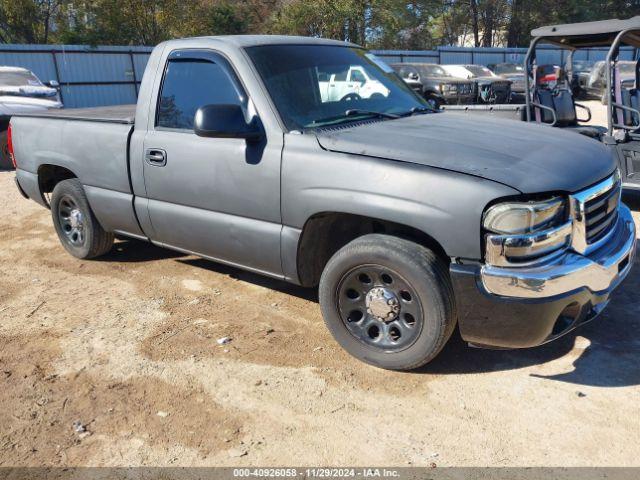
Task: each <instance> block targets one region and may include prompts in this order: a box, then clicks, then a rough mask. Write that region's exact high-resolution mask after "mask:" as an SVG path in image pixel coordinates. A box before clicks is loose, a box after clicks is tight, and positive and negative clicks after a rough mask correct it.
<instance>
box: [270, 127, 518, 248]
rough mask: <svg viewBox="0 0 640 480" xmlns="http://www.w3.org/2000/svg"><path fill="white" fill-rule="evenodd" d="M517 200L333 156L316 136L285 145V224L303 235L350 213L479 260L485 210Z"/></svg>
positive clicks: (439, 174)
mask: <svg viewBox="0 0 640 480" xmlns="http://www.w3.org/2000/svg"><path fill="white" fill-rule="evenodd" d="M517 193H518V192H517V191H516V190H514V189H511V188H509V187H507V186H505V185H502V184H499V183H496V182H493V181H490V180H486V179H482V178H479V177H474V176H471V175H466V174H461V173H458V172H452V171H449V170H444V169H439V168H433V167H425V166H422V165H416V164H412V163H406V162H397V161H391V160H384V159H377V158H371V157H366V156H359V155H350V154H342V153H335V152H329V151H326V150H323V149H322V148H320V146H319V144H318V143H317V140H316V139H315V136H312V135H287V136H286V138H285V149H284V153H283V165H282V218H283V223H284V225H285V226H287V227H292V228H295V229H300V230H301V229H302V228H303V226H304V224H305V223H306V221H307V220H308V219H309V218H311V217H312V216H314V215H316V214H320V213H323V212H340V213H348V214H354V215H360V216H365V217H370V218H376V219H380V220H386V221H390V222H395V223H399V224H402V225H406V226H410V227H412V228H415V229H418V230H420V231H422V232H424V233H426V234H427V235H429V236H431V237H432V238H433V239H434V240H435V241H437V242H438V243H439V244H440V246H441V247H442V248H443V250H444V251H445V252H446V253H447V255H449V256H450V257H463V258H472V259H479V258H481V256H482V255H481V241H480V240H481V219H482V213H483V211H484V208H485V206H486V205H487V204H488V203H489V202H491V201H492V200H494V199H496V198H498V197H503V196H509V195H515V194H517Z"/></svg>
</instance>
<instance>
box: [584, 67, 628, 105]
mask: <svg viewBox="0 0 640 480" xmlns="http://www.w3.org/2000/svg"><path fill="white" fill-rule="evenodd" d="M617 66H618V70H619V72H620V81H621V82H622V88H627V89H630V88H633V86H634V85H635V81H636V74H635V66H636V62H632V61H625V60H622V61H619V62H618V65H617ZM584 92H585V95H586V96H587V97H588V98H597V99H599V100H600V101H601V102H602V103H603V104H605V105H606V103H607V98H608V94H607V77H606V62H605V61H599V62H596V63H595V64H594V65H593V68H592V69H591V72H590V74H589V78H588V79H587V81H586V84H585V86H584Z"/></svg>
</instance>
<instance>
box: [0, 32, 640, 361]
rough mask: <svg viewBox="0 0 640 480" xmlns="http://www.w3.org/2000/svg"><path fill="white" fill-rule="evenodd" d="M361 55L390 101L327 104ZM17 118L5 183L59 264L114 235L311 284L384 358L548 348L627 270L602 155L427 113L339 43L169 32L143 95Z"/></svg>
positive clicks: (333, 315)
mask: <svg viewBox="0 0 640 480" xmlns="http://www.w3.org/2000/svg"><path fill="white" fill-rule="evenodd" d="M354 67H358V68H361V69H363V70H364V71H365V72H366V73H367V75H368V78H369V79H370V80H372V81H377V82H380V83H381V84H382V85H383V86H384V87H385V88H386V89H387V92H388V93H387V94H386V95H384V94H382V95H380V96H375V97H374V96H373V95H372V96H371V97H369V98H362V97H360V98H350V99H344V98H343V99H340V100H333V99H329V98H328V97H326V96H325V97H324V98H323V97H322V96H321V95H320V92H319V86H320V83H321V82H323V81H326V80H325V74H326V73H328V72H332V73H335V72H336V70H339V71H349V70H352V69H353V68H354ZM213 87H215V88H213ZM9 131H10V132H11V133H10V137H11V142H10V143H11V145H12V146H13V149H12V151H11V155H12V157H13V159H14V161H15V162H16V164H17V173H16V180H17V185H18V188H19V189H20V191H21V192H22V193H23V195H24V196H26V197H29V198H31V199H33V200H34V201H36V202H38V203H40V204H41V205H43V206H46V207H49V208H51V214H52V219H53V224H54V226H55V230H56V232H57V234H58V237H59V239H60V241H61V243H62V245H63V246H64V248H65V249H66V250H67V251H68V252H69V253H70V254H71V255H73V256H75V257H77V258H81V259H89V258H95V257H99V256H101V255H104V254H106V253H107V252H108V251H109V250H110V249H111V248H112V245H113V242H114V235H116V234H117V235H122V236H129V237H133V238H137V239H143V240H149V241H150V242H152V243H154V244H156V245H159V246H162V247H166V248H171V249H175V250H178V251H181V252H188V253H192V254H196V255H199V256H202V257H204V258H208V259H211V260H214V261H217V262H221V263H225V264H229V265H232V266H235V267H239V268H244V269H247V270H250V271H253V272H256V273H260V274H264V275H268V276H271V277H274V278H277V279H281V280H286V281H289V282H292V283H295V284H299V285H303V286H307V287H314V286H319V301H320V308H321V309H322V313H323V316H324V319H325V322H326V324H327V326H328V328H329V330H330V332H331V333H332V334H333V336H334V338H335V339H336V341H337V342H338V343H339V344H340V345H342V346H343V347H344V348H345V349H346V350H347V351H348V352H349V353H351V354H352V355H354V356H355V357H357V358H359V359H361V360H362V361H364V362H367V363H370V364H373V365H376V366H379V367H383V368H389V369H396V370H406V369H413V368H416V367H418V366H420V365H423V364H425V363H427V362H429V361H430V360H432V359H433V358H434V357H435V356H436V355H437V354H438V352H440V350H441V349H442V348H443V346H444V345H445V344H446V342H447V341H448V339H449V338H450V336H451V334H452V332H453V331H454V329H455V327H456V325H458V326H459V329H460V333H461V335H462V337H463V338H464V339H465V340H466V341H468V342H470V343H472V344H474V345H477V346H495V347H510V348H520V347H530V346H534V345H539V344H541V343H545V342H547V341H550V340H553V339H555V338H557V337H559V336H560V335H562V334H565V333H567V332H568V331H571V330H572V329H574V328H576V327H577V326H579V325H581V324H582V323H584V322H587V321H590V320H592V319H593V318H595V317H596V316H597V315H598V314H599V313H600V312H602V310H603V309H604V308H605V306H606V305H607V302H608V300H609V297H610V295H611V292H612V291H613V289H614V288H615V287H617V286H618V285H619V284H620V282H621V281H622V280H623V279H624V277H626V276H627V274H628V273H629V271H630V269H631V267H632V265H633V263H634V258H633V256H634V252H635V245H636V234H635V226H634V222H633V218H632V217H631V213H630V211H629V209H628V208H627V207H626V206H625V205H624V204H622V203H621V202H620V195H619V192H620V177H619V175H618V173H617V163H616V160H615V158H614V157H613V156H612V154H611V152H610V150H608V149H607V147H605V146H604V145H603V144H601V143H598V142H594V141H592V140H590V139H587V138H583V137H581V136H578V135H572V134H567V133H565V132H563V131H562V130H559V129H553V128H547V127H543V126H538V125H529V124H526V123H516V122H510V121H506V120H500V119H494V118H490V117H488V118H486V120H485V121H483V122H478V121H476V120H475V119H473V118H468V117H467V116H465V115H461V114H451V113H448V112H441V111H434V110H432V109H431V108H429V107H428V106H427V103H426V101H425V100H423V99H421V98H420V97H418V96H417V95H415V94H414V92H412V91H411V90H410V89H409V88H408V87H407V85H406V84H405V83H404V82H402V80H401V79H400V78H399V77H398V76H397V75H396V74H395V73H394V72H393V70H391V69H390V68H389V67H388V66H387V65H385V64H384V63H382V62H379V61H377V60H376V58H375V57H373V56H371V55H369V54H368V53H367V52H366V50H364V49H362V48H360V47H358V46H357V45H353V44H350V43H345V42H338V41H331V40H323V39H317V38H302V37H279V36H236V37H234V36H225V37H201V38H196V39H183V40H178V41H169V42H165V43H162V44H160V45H159V46H157V47H156V48H155V49H154V50H153V52H152V54H151V56H150V58H149V62H148V64H147V67H146V71H145V73H144V77H143V80H142V85H141V88H140V94H139V98H138V105H137V107H136V106H124V107H110V108H95V109H84V110H82V109H81V110H66V111H65V110H61V111H59V112H47V113H44V112H43V113H39V114H36V113H32V114H28V115H27V114H22V115H19V116H15V117H13V118H12V120H11V126H10V130H9ZM603 222H604V223H603ZM602 225H604V226H602ZM105 295H108V292H106V291H105Z"/></svg>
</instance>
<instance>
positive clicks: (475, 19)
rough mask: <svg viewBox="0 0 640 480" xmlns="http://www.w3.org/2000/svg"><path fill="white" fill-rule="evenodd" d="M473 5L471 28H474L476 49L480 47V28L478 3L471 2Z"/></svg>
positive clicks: (474, 0) (472, 0)
mask: <svg viewBox="0 0 640 480" xmlns="http://www.w3.org/2000/svg"><path fill="white" fill-rule="evenodd" d="M469 3H470V5H471V27H472V28H473V43H474V45H475V46H476V47H479V46H480V28H479V26H478V2H477V1H476V0H469Z"/></svg>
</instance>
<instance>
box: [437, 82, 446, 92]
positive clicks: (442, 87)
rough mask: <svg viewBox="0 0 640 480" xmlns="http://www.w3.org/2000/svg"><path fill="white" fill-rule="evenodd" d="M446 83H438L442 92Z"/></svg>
mask: <svg viewBox="0 0 640 480" xmlns="http://www.w3.org/2000/svg"><path fill="white" fill-rule="evenodd" d="M445 87H446V85H445V84H444V83H441V84H440V85H438V90H440V91H441V92H444V89H445Z"/></svg>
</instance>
